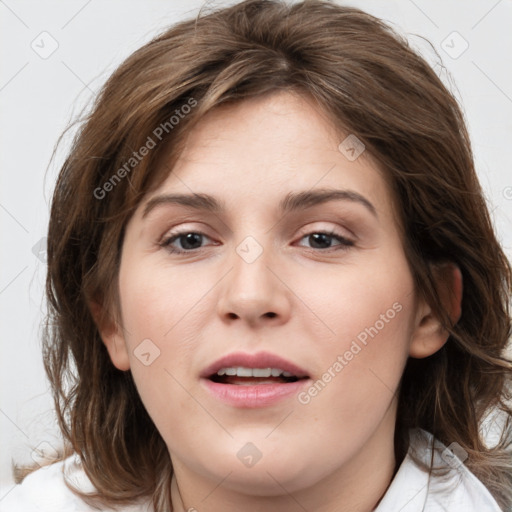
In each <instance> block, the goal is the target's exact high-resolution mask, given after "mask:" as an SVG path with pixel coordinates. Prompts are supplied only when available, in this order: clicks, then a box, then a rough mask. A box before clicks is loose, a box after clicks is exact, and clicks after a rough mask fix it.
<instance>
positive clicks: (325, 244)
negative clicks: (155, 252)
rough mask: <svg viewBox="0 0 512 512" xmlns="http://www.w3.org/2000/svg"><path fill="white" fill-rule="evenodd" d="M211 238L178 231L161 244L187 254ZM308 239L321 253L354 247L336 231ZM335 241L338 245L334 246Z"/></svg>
mask: <svg viewBox="0 0 512 512" xmlns="http://www.w3.org/2000/svg"><path fill="white" fill-rule="evenodd" d="M205 238H207V239H209V240H210V237H208V236H207V235H205V234H204V233H202V232H200V231H187V230H183V231H178V232H174V233H173V232H171V233H169V236H167V237H166V238H165V239H164V240H163V241H162V242H161V243H160V246H161V247H164V248H165V249H166V250H168V251H169V252H171V253H178V254H180V253H181V254H182V253H187V252H193V251H196V250H197V249H201V247H202V242H203V241H204V239H205ZM303 239H307V240H308V241H309V243H310V244H311V249H318V250H320V251H327V250H330V249H332V250H343V249H346V248H347V247H351V246H353V245H354V242H353V241H351V240H348V239H347V238H345V237H344V236H342V235H339V234H337V233H336V232H334V231H312V232H310V233H307V234H305V235H303V236H302V237H301V238H300V240H303ZM333 240H335V241H337V242H338V243H337V244H335V245H333ZM176 243H178V244H179V245H180V246H181V247H177V246H176V245H175V244H176Z"/></svg>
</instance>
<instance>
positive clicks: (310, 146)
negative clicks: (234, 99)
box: [147, 91, 392, 211]
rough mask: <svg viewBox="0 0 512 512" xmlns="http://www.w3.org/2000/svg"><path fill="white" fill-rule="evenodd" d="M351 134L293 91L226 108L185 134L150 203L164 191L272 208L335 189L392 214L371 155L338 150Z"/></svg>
mask: <svg viewBox="0 0 512 512" xmlns="http://www.w3.org/2000/svg"><path fill="white" fill-rule="evenodd" d="M349 135H350V134H347V133H340V132H339V130H338V129H336V127H335V126H334V125H333V124H332V122H331V121H330V120H329V119H328V117H327V116H326V115H325V114H324V113H323V112H322V110H320V109H319V108H318V106H316V105H315V104H314V102H313V101H312V100H311V99H308V98H307V97H303V96H299V95H297V94H293V93H290V92H285V91H279V92H277V93H273V94H271V95H267V96H263V97H257V98H254V99H250V100H244V101H242V102H238V103H235V104H231V105H223V106H220V107H217V108H215V109H214V110H212V111H210V112H209V113H208V114H207V115H206V116H205V117H203V118H202V119H201V120H200V121H199V122H198V124H197V125H196V126H195V127H194V129H193V130H191V131H190V132H189V133H188V135H187V137H186V142H185V146H184V150H183V151H182V153H181V154H180V156H179V157H178V159H177V160H176V161H175V164H174V165H173V168H172V171H171V172H170V173H169V175H168V177H167V179H166V180H165V181H164V182H163V183H162V184H161V186H160V187H158V188H157V189H156V190H155V191H153V192H152V194H151V195H150V196H149V197H148V198H147V199H148V200H150V199H151V197H154V196H155V195H158V194H161V193H162V192H166V193H170V192H176V193H188V194H191V193H207V194H209V195H212V196H216V197H219V198H221V199H223V202H225V203H226V204H227V205H229V204H232V205H233V206H236V207H237V208H240V207H241V205H244V206H246V207H248V208H249V207H250V205H252V206H253V207H254V206H255V205H256V204H257V203H258V204H261V205H263V206H265V205H268V206H269V207H270V206H271V205H275V204H277V202H281V201H282V198H283V196H284V195H285V194H286V193H287V192H290V191H304V190H312V189H315V188H337V189H345V190H353V191H355V192H357V193H359V194H361V195H363V196H365V197H367V198H368V199H369V200H370V201H371V202H372V203H373V204H375V207H376V209H378V210H382V211H386V210H388V211H390V210H392V200H391V194H390V191H389V187H388V186H387V184H386V180H385V178H384V176H383V173H382V171H381V170H380V169H379V166H378V164H377V162H376V161H375V160H374V159H373V158H372V157H371V156H370V155H369V154H368V152H366V151H363V152H362V154H361V155H360V156H359V157H358V158H356V159H355V160H354V159H353V158H348V157H347V156H349V157H350V156H352V155H351V154H350V153H347V152H346V144H345V145H343V146H342V150H340V143H342V142H343V141H344V140H345V139H346V138H347V137H348V136H349ZM350 137H352V138H353V137H354V136H353V135H350ZM350 140H351V139H349V141H350ZM356 140H357V139H356ZM356 149H359V150H360V149H361V148H357V147H356ZM163 163H164V164H165V155H164V159H163Z"/></svg>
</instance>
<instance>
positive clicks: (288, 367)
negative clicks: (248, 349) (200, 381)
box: [201, 352, 308, 378]
mask: <svg viewBox="0 0 512 512" xmlns="http://www.w3.org/2000/svg"><path fill="white" fill-rule="evenodd" d="M238 366H243V367H244V368H279V369H281V370H283V371H285V372H290V373H291V374H292V375H294V376H295V377H297V378H303V377H308V373H307V372H306V370H304V369H303V368H300V367H299V366H297V365H296V364H294V363H292V362H290V361H287V360H286V359H283V358H282V357H280V356H278V355H275V354H271V353H270V352H258V353H257V354H247V353H244V352H233V353H231V354H227V355H225V356H223V357H221V358H220V359H217V360H216V361H215V362H213V363H212V364H210V365H208V366H207V367H206V368H205V369H204V370H203V371H202V372H201V377H203V378H208V377H211V376H212V375H215V374H216V373H217V372H218V371H219V370H220V369H221V368H233V367H238Z"/></svg>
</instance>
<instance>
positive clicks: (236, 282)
mask: <svg viewBox="0 0 512 512" xmlns="http://www.w3.org/2000/svg"><path fill="white" fill-rule="evenodd" d="M241 245H242V244H241ZM245 247H246V248H247V247H249V249H250V251H253V254H252V255H250V254H249V253H244V252H243V247H240V246H239V247H238V248H237V251H235V253H234V254H233V256H232V258H231V259H230V267H231V271H230V272H228V274H227V275H226V278H225V279H223V280H222V286H221V289H220V296H219V298H218V303H217V310H218V314H219V315H220V317H221V318H222V321H223V322H227V323H232V322H235V321H238V322H240V323H241V322H245V323H246V324H248V325H250V326H251V327H257V326H258V325H260V324H261V325H267V324H272V325H279V324H283V323H286V322H287V321H288V320H289V318H290V314H291V304H292V296H293V293H292V291H291V290H290V288H289V287H288V286H289V284H288V283H287V280H288V279H287V276H286V275H284V273H283V271H282V267H280V266H279V265H278V264H277V258H272V257H271V254H270V252H271V249H269V248H263V247H262V246H260V247H261V248H259V249H258V252H260V251H261V254H259V256H258V257H256V259H254V256H255V254H254V251H255V250H256V248H255V247H254V243H253V245H252V246H245ZM248 254H249V256H248Z"/></svg>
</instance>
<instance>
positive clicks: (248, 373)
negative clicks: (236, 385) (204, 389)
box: [217, 366, 293, 377]
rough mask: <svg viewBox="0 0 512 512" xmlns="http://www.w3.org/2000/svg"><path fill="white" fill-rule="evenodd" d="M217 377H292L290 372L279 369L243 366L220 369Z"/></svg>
mask: <svg viewBox="0 0 512 512" xmlns="http://www.w3.org/2000/svg"><path fill="white" fill-rule="evenodd" d="M217 375H219V376H222V375H230V376H234V375H236V376H237V377H270V376H271V375H272V377H279V376H280V375H283V377H293V374H292V373H290V372H285V371H284V370H281V369H279V368H245V367H244V366H237V367H232V368H221V369H220V370H219V371H218V372H217Z"/></svg>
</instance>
